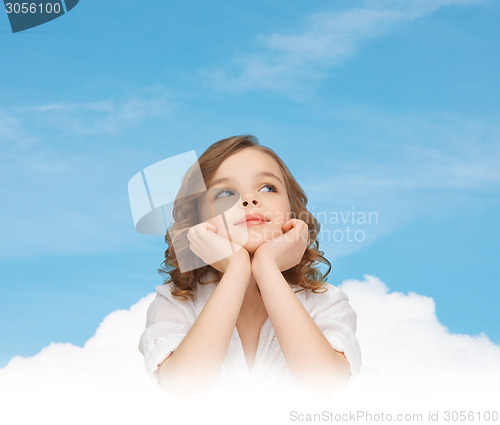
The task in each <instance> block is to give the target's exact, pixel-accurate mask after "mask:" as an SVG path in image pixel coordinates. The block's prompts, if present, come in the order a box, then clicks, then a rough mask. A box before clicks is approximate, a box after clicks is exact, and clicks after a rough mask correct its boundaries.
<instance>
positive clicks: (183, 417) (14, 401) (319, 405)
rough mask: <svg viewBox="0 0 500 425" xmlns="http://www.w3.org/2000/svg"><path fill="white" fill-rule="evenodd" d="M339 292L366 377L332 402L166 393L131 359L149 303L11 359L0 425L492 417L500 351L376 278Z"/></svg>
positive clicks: (285, 394) (276, 391)
mask: <svg viewBox="0 0 500 425" xmlns="http://www.w3.org/2000/svg"><path fill="white" fill-rule="evenodd" d="M342 289H343V290H344V291H345V292H346V293H347V294H348V295H349V297H350V300H351V303H352V305H353V306H354V308H355V309H356V311H357V312H358V338H359V341H360V344H361V347H362V350H363V368H362V371H361V373H360V375H359V377H358V378H357V379H355V380H352V381H351V382H350V383H349V385H348V386H347V387H346V388H345V389H344V390H342V391H341V392H340V393H338V394H336V395H335V396H330V397H324V398H321V397H320V398H319V399H318V398H317V397H316V396H315V397H310V396H308V394H306V393H305V391H303V390H300V389H296V388H260V387H254V388H237V389H232V390H230V391H225V390H224V389H214V390H213V391H212V392H210V393H208V394H205V395H204V396H203V397H200V398H197V399H195V398H193V399H189V400H186V399H182V398H179V399H178V398H174V397H173V396H171V395H168V394H166V393H164V392H163V391H161V390H160V389H158V388H157V387H156V386H154V385H153V384H152V383H151V382H150V381H149V380H148V378H147V377H146V374H145V371H144V369H143V363H142V360H143V359H142V355H141V354H140V353H139V351H138V349H137V342H138V338H139V335H140V333H141V332H142V329H143V327H144V323H145V314H146V310H147V307H148V305H149V304H150V302H151V301H152V299H153V294H150V295H148V296H147V297H145V298H143V299H141V300H140V301H139V302H137V303H136V304H135V305H133V306H132V307H131V308H130V309H129V310H119V311H115V312H113V313H111V314H109V315H108V316H107V317H106V318H105V319H104V320H103V322H102V323H101V325H100V326H99V328H98V329H97V331H96V333H95V335H94V336H93V337H92V338H91V339H89V340H88V341H87V342H86V344H85V345H84V346H83V347H76V346H74V345H72V344H55V343H52V344H51V345H49V346H48V347H45V348H44V349H43V350H42V351H41V352H40V353H39V354H37V355H35V356H33V357H29V358H21V357H14V358H13V359H11V361H10V362H9V364H8V365H7V366H6V367H5V368H4V369H2V370H0V397H1V400H2V405H3V406H2V409H0V422H1V423H7V424H28V423H38V424H45V423H50V424H59V423H61V424H63V423H64V424H67V423H71V424H75V423H76V424H79V423H82V424H83V423H85V424H88V423H90V422H92V423H97V424H101V423H102V424H104V423H135V424H137V423H149V422H151V421H155V423H197V422H206V421H210V422H211V421H213V420H218V421H219V422H223V423H225V422H227V423H255V422H256V421H259V422H263V423H273V424H274V423H289V422H290V421H291V420H292V419H293V418H299V415H307V414H323V415H330V414H334V415H335V414H349V413H352V414H355V415H359V414H363V415H368V414H372V415H375V414H379V415H380V414H385V415H388V414H392V415H394V417H395V415H396V414H399V413H403V414H422V415H424V416H423V420H424V421H425V420H426V419H427V416H428V414H429V411H432V412H435V411H438V410H439V415H440V421H441V420H443V419H444V414H445V413H444V412H445V410H447V409H455V410H456V409H458V410H467V411H469V410H474V409H486V410H490V411H491V410H494V409H495V407H496V406H497V404H494V403H497V400H498V396H499V395H500V389H499V384H498V382H500V347H499V346H497V345H495V344H493V343H492V342H491V341H490V340H489V339H488V338H487V337H486V335H479V336H469V335H457V334H452V333H450V332H448V330H447V329H446V328H445V327H444V326H443V325H442V324H441V323H439V321H438V320H437V318H436V314H435V306H434V302H433V300H432V299H431V298H428V297H425V296H422V295H418V294H415V293H410V294H407V295H405V294H402V293H397V292H390V291H389V290H388V288H387V287H386V286H385V285H384V283H383V282H381V281H380V280H379V279H377V278H376V277H373V276H368V275H366V276H365V280H364V281H357V280H348V281H345V282H344V283H343V284H342ZM464 314H465V311H464ZM433 409H434V410H433ZM325 417H326V416H325ZM330 417H331V416H330ZM302 418H306V417H305V416H302Z"/></svg>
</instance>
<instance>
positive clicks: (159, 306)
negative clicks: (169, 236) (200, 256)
mask: <svg viewBox="0 0 500 425" xmlns="http://www.w3.org/2000/svg"><path fill="white" fill-rule="evenodd" d="M216 285H217V283H209V284H206V283H205V284H200V283H198V285H197V291H196V292H195V298H194V299H193V300H188V301H182V300H178V299H176V298H174V297H173V296H172V294H171V292H170V291H171V287H172V284H171V283H169V284H165V285H158V286H157V287H156V297H155V299H154V300H153V302H152V303H151V305H150V306H149V309H148V312H147V321H146V329H145V331H144V332H143V333H142V335H141V338H140V341H139V350H140V351H141V353H142V354H143V355H144V363H145V366H146V371H147V373H148V375H149V377H150V378H151V379H152V380H153V381H154V382H156V383H159V381H158V365H160V364H161V363H163V361H164V360H165V359H166V358H167V357H168V356H169V355H170V354H171V353H172V352H173V351H175V350H176V348H177V346H178V345H179V344H180V342H181V341H182V340H183V339H184V336H185V335H186V334H187V333H188V331H189V330H190V329H191V326H192V325H193V324H194V322H195V320H196V318H197V317H198V315H199V314H200V312H201V310H202V309H203V307H204V306H205V303H206V302H207V300H208V299H209V297H210V295H211V294H212V292H213V291H214V289H215V287H216ZM326 287H327V288H328V290H327V291H326V292H325V293H321V294H320V293H316V294H315V293H313V292H312V291H311V290H308V289H306V290H303V291H299V292H296V295H297V297H298V298H299V300H300V302H301V303H302V305H303V306H304V308H305V309H306V310H307V311H308V313H309V314H310V316H311V317H312V319H313V320H314V322H315V323H316V325H317V326H318V327H319V329H320V330H321V331H322V332H323V335H324V336H325V337H326V339H327V340H328V342H330V344H331V345H332V347H333V348H334V349H335V350H337V351H339V352H343V353H344V355H345V356H346V358H347V360H348V362H349V364H350V368H351V375H356V374H357V373H358V372H359V368H360V366H361V350H360V348H359V344H358V341H357V339H356V336H355V332H356V319H357V317H356V313H355V312H354V310H353V309H352V307H351V305H350V304H349V303H348V297H347V295H346V294H345V293H344V292H343V291H341V290H340V289H338V288H336V287H335V286H333V285H331V284H326ZM293 289H294V291H297V290H298V289H301V287H293ZM311 361H314V360H313V359H311ZM263 381H265V382H273V383H278V384H281V383H283V382H293V380H292V375H291V373H290V371H289V369H288V366H287V364H286V361H285V358H284V356H283V353H282V351H281V348H280V345H279V343H278V338H277V337H276V334H275V332H274V329H273V327H272V324H271V321H270V319H269V317H268V318H267V319H266V321H265V322H264V324H263V325H262V328H261V331H260V338H259V343H258V346H257V353H256V356H255V363H254V366H253V368H252V369H251V370H249V369H248V366H247V362H246V358H245V353H244V351H243V345H242V343H241V339H240V337H239V335H238V330H237V329H236V326H235V327H234V331H233V334H232V336H231V340H230V342H229V347H228V349H227V353H226V357H225V359H224V363H223V365H222V368H221V371H220V374H219V383H229V382H240V383H241V382H249V383H251V382H257V383H259V382H263Z"/></svg>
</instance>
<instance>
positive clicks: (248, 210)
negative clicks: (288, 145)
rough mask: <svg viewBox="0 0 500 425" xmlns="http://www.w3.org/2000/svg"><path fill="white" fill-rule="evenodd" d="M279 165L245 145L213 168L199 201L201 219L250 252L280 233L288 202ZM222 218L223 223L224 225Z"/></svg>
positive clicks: (288, 213) (285, 217) (287, 209)
mask: <svg viewBox="0 0 500 425" xmlns="http://www.w3.org/2000/svg"><path fill="white" fill-rule="evenodd" d="M284 181H285V180H284V176H283V173H282V171H281V168H280V166H279V165H278V163H277V162H276V161H275V160H274V158H273V157H271V156H270V155H268V154H266V153H264V152H261V151H259V150H257V149H252V148H246V149H243V150H241V151H239V152H236V153H235V154H233V155H231V156H230V157H228V158H227V159H226V160H225V161H224V162H223V163H222V164H221V165H220V166H219V168H218V169H217V171H216V172H215V175H214V177H213V179H212V182H211V184H210V185H209V186H208V187H207V189H208V193H207V196H206V197H204V199H203V201H202V203H201V209H200V214H201V218H202V221H208V222H209V223H212V224H214V225H215V226H216V227H217V229H218V231H217V233H218V234H219V235H220V236H222V237H224V238H226V239H230V240H232V241H234V242H236V243H237V244H239V245H242V246H243V247H245V248H246V250H247V251H248V252H249V253H250V254H253V253H254V252H255V250H256V249H257V248H258V247H259V246H260V245H261V244H262V243H264V242H265V241H267V240H270V239H271V238H273V237H277V236H279V235H282V234H283V230H282V226H283V224H284V223H285V222H286V221H287V220H288V219H289V218H290V216H291V211H290V201H289V199H288V193H287V192H286V188H285V185H284ZM222 213H223V215H224V218H225V222H226V225H227V229H226V226H225V225H224V219H223V217H222Z"/></svg>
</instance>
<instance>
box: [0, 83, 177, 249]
mask: <svg viewBox="0 0 500 425" xmlns="http://www.w3.org/2000/svg"><path fill="white" fill-rule="evenodd" d="M167 98H168V96H167V95H166V94H165V90H163V89H162V88H161V87H154V88H152V89H144V90H142V91H141V92H140V93H139V94H138V95H137V96H132V97H129V98H125V99H121V100H117V99H104V100H100V101H96V102H91V103H58V104H55V103H50V104H47V105H41V106H34V107H23V108H10V110H5V111H4V110H0V150H1V154H2V167H1V168H0V180H1V185H0V199H2V208H0V221H1V222H2V223H3V224H4V229H3V233H2V244H1V245H0V257H3V258H7V257H9V258H10V257H16V256H24V257H25V256H29V255H33V254H37V253H40V252H44V253H45V254H49V255H50V254H58V253H65V254H70V255H71V254H82V253H83V254H85V253H100V252H109V250H112V249H115V248H116V247H118V246H124V245H127V244H128V243H129V242H130V239H128V242H127V238H133V237H134V233H133V223H132V219H131V216H130V209H129V205H128V197H127V182H128V179H129V178H130V177H131V176H133V175H134V174H135V173H136V172H137V170H138V169H137V166H136V165H135V166H133V164H137V163H138V161H139V163H142V164H148V163H150V162H151V158H152V157H153V158H154V156H152V155H151V151H150V149H149V148H148V147H147V146H146V147H144V146H139V145H138V144H137V142H136V141H134V140H130V139H127V134H126V133H127V132H130V130H131V129H134V126H136V125H137V124H139V123H143V124H144V123H145V122H147V121H148V120H150V119H157V118H160V119H161V118H163V117H165V116H166V115H168V114H169V113H170V111H171V110H172V108H173V107H174V106H173V104H172V103H170V102H169V101H168V100H167ZM137 127H139V126H137ZM141 133H143V132H141ZM116 135H119V136H120V139H119V145H117V142H116V140H117V139H116V138H115V139H111V136H116ZM146 141H147V139H146ZM146 158H147V159H146ZM141 161H142V162H141ZM127 229H131V230H132V232H127V231H126V230H127ZM139 243H140V242H139ZM146 243H148V242H146Z"/></svg>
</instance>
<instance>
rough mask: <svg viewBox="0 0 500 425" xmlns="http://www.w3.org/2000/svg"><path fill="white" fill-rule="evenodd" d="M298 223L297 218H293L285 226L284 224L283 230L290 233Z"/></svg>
mask: <svg viewBox="0 0 500 425" xmlns="http://www.w3.org/2000/svg"><path fill="white" fill-rule="evenodd" d="M296 221H298V220H297V219H296V218H291V219H290V220H288V221H287V222H286V223H285V224H283V226H282V229H283V231H284V232H288V231H289V230H291V229H292V228H293V227H295V225H296Z"/></svg>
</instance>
